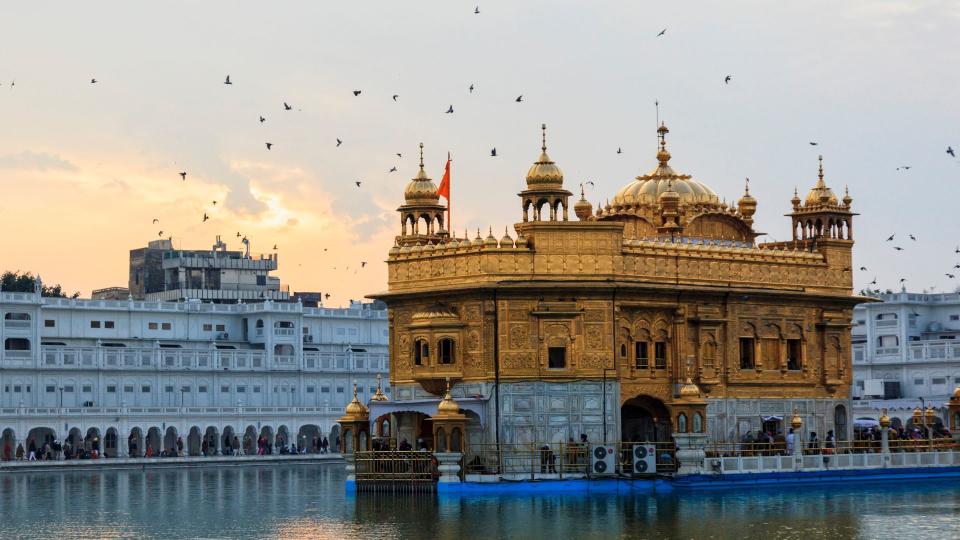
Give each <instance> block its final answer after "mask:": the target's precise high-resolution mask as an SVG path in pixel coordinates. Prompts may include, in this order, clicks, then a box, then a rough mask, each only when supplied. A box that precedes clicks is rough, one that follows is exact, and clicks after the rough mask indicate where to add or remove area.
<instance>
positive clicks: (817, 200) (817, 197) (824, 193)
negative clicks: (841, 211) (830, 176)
mask: <svg viewBox="0 0 960 540" xmlns="http://www.w3.org/2000/svg"><path fill="white" fill-rule="evenodd" d="M817 159H818V160H819V161H820V169H819V171H818V172H817V183H816V184H814V186H813V189H811V190H810V193H807V200H806V205H807V206H816V205H822V206H826V205H831V206H836V205H837V204H838V200H837V196H836V195H834V193H833V190H832V189H830V188H829V187H828V186H827V183H826V182H824V181H823V156H817Z"/></svg>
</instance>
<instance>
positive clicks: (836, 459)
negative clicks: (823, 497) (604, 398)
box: [706, 451, 960, 474]
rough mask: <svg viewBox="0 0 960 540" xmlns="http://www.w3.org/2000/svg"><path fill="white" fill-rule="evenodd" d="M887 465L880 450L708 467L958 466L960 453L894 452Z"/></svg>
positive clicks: (714, 462) (722, 460) (725, 460)
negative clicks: (877, 451)
mask: <svg viewBox="0 0 960 540" xmlns="http://www.w3.org/2000/svg"><path fill="white" fill-rule="evenodd" d="M888 455H889V457H890V461H889V462H888V463H886V464H884V459H883V458H884V455H883V454H879V453H852V454H831V455H821V454H813V455H810V454H805V455H803V456H800V457H799V460H800V461H799V462H797V461H796V459H797V458H796V457H794V456H786V455H784V456H729V457H708V458H707V460H706V465H707V470H708V471H713V472H717V473H723V474H729V473H769V472H788V471H825V470H831V469H883V468H898V467H901V468H902V467H956V466H958V465H960V452H954V451H943V452H891V453H890V454H888Z"/></svg>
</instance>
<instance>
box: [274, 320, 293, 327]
mask: <svg viewBox="0 0 960 540" xmlns="http://www.w3.org/2000/svg"><path fill="white" fill-rule="evenodd" d="M273 327H274V328H293V323H292V322H290V321H274V323H273Z"/></svg>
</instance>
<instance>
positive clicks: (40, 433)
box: [10, 427, 80, 455]
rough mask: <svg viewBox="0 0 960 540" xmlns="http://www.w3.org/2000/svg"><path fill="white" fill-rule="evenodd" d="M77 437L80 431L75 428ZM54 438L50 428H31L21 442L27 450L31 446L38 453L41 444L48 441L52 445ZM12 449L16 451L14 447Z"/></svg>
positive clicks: (11, 431) (41, 446)
mask: <svg viewBox="0 0 960 540" xmlns="http://www.w3.org/2000/svg"><path fill="white" fill-rule="evenodd" d="M10 433H11V434H12V433H13V430H10ZM79 437H80V431H79V430H77V438H78V439H79ZM55 439H56V435H55V434H54V432H53V430H52V429H50V428H46V427H37V428H33V429H31V430H30V431H29V433H27V440H26V441H24V443H23V449H24V450H26V451H27V452H29V451H30V448H31V447H32V448H34V450H35V451H36V452H37V454H38V455H39V453H40V449H41V448H43V445H45V444H48V443H49V444H51V445H52V444H53V441H54V440H55ZM14 440H16V439H14ZM13 450H14V452H16V448H14V449H13Z"/></svg>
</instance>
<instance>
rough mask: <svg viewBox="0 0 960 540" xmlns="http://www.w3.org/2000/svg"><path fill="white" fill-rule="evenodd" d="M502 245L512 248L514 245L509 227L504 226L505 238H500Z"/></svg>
mask: <svg viewBox="0 0 960 540" xmlns="http://www.w3.org/2000/svg"><path fill="white" fill-rule="evenodd" d="M500 247H503V248H511V247H513V237H512V236H510V229H508V228H507V227H504V228H503V238H501V239H500Z"/></svg>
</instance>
